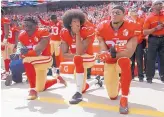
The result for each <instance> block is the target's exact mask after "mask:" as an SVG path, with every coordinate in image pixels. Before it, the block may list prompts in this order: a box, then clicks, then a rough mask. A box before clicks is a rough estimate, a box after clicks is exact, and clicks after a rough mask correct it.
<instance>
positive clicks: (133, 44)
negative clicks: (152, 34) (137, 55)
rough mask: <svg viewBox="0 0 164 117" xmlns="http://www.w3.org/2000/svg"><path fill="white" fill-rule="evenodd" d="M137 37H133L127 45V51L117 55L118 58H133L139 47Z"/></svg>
mask: <svg viewBox="0 0 164 117" xmlns="http://www.w3.org/2000/svg"><path fill="white" fill-rule="evenodd" d="M137 44H138V42H137V37H132V38H131V39H130V40H129V41H128V42H127V44H126V49H125V50H124V51H121V52H117V53H116V58H121V57H128V58H131V56H132V55H133V53H134V52H135V50H136V47H137Z"/></svg>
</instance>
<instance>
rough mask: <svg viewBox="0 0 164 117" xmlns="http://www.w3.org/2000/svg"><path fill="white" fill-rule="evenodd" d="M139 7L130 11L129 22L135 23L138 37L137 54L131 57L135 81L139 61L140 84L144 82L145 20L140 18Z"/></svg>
mask: <svg viewBox="0 0 164 117" xmlns="http://www.w3.org/2000/svg"><path fill="white" fill-rule="evenodd" d="M137 11H138V10H137V7H132V8H131V9H130V11H129V16H130V17H129V21H130V22H132V23H134V25H135V26H134V27H135V28H136V31H135V33H136V35H137V36H138V45H137V48H136V51H135V53H134V54H133V56H132V57H131V61H132V65H131V70H132V79H134V69H135V61H137V68H138V78H139V81H140V82H143V78H144V75H143V54H144V50H143V49H144V46H145V43H144V42H145V41H144V35H143V24H144V19H142V18H141V17H139V16H138V13H137Z"/></svg>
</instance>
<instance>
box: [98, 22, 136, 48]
mask: <svg viewBox="0 0 164 117" xmlns="http://www.w3.org/2000/svg"><path fill="white" fill-rule="evenodd" d="M131 25H132V24H131V23H129V22H127V21H124V23H123V24H122V26H121V27H120V28H119V29H118V30H117V31H114V30H113V28H112V27H111V22H110V21H107V20H106V21H103V22H101V23H100V24H99V25H98V26H97V29H96V35H97V36H100V37H102V38H103V39H104V42H105V43H106V45H107V47H108V48H110V47H111V46H114V45H115V44H120V43H121V44H126V43H127V41H128V40H129V39H131V38H132V37H134V36H135V34H134V31H135V29H133V28H131Z"/></svg>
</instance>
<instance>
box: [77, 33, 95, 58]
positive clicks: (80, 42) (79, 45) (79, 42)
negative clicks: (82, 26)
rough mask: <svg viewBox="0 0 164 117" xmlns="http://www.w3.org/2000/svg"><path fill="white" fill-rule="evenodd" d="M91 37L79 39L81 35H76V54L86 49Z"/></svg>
mask: <svg viewBox="0 0 164 117" xmlns="http://www.w3.org/2000/svg"><path fill="white" fill-rule="evenodd" d="M91 38H92V37H88V38H86V39H83V40H81V36H80V34H79V35H76V54H77V55H82V54H84V53H85V52H86V50H87V49H88V46H89V43H91V41H92V39H91Z"/></svg>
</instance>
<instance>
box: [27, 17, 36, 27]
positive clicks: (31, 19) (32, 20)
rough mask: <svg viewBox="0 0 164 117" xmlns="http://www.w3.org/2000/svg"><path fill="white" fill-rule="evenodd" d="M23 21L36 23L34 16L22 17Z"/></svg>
mask: <svg viewBox="0 0 164 117" xmlns="http://www.w3.org/2000/svg"><path fill="white" fill-rule="evenodd" d="M24 21H29V22H31V23H33V24H35V25H38V22H37V20H36V18H34V17H26V18H25V19H24Z"/></svg>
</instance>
